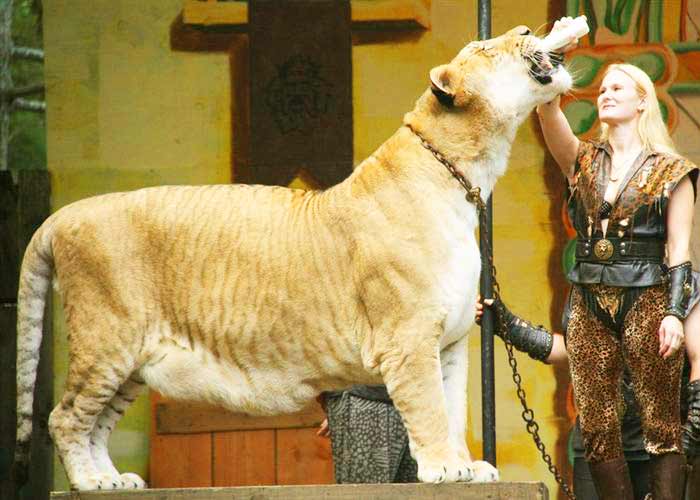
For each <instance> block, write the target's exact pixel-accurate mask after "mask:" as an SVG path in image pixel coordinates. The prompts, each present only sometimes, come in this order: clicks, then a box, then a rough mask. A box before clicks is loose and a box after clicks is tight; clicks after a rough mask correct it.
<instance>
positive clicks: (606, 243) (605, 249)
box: [593, 238, 613, 260]
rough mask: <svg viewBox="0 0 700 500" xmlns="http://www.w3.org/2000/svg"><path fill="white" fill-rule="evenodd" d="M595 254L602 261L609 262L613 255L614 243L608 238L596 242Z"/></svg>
mask: <svg viewBox="0 0 700 500" xmlns="http://www.w3.org/2000/svg"><path fill="white" fill-rule="evenodd" d="M593 253H594V254H595V256H596V257H597V258H598V259H600V260H608V259H609V258H610V257H612V255H613V244H612V242H611V241H610V240H609V239H607V238H603V239H602V240H598V241H596V244H595V246H594V247H593Z"/></svg>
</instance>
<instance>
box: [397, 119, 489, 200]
mask: <svg viewBox="0 0 700 500" xmlns="http://www.w3.org/2000/svg"><path fill="white" fill-rule="evenodd" d="M406 127H407V128H408V130H410V131H411V132H413V133H414V134H415V135H416V137H418V139H419V140H420V142H421V144H422V145H423V147H424V148H425V149H427V150H428V151H430V152H431V153H433V156H434V157H435V159H436V160H437V161H439V162H440V163H442V164H443V165H444V166H445V168H446V169H447V171H448V172H450V174H452V177H454V178H455V179H457V181H458V182H459V183H460V185H461V186H462V187H463V188H464V190H465V191H466V192H467V194H466V195H465V198H466V199H467V201H469V202H470V203H473V204H474V205H476V208H477V209H478V210H479V212H482V211H484V210H486V205H485V204H484V200H482V199H481V188H480V187H479V186H476V187H474V186H472V183H471V182H469V181H468V180H467V178H466V177H464V176H463V175H462V174H461V173H460V172H459V171H458V170H457V169H456V168H455V167H454V165H452V163H450V161H449V160H448V159H447V158H445V157H444V156H443V154H442V153H440V151H438V150H437V149H435V148H434V147H433V146H432V145H431V144H430V143H429V142H428V141H427V140H425V138H424V137H423V136H422V135H420V134H419V133H418V132H417V131H416V130H415V129H414V128H413V127H411V125H409V124H408V123H407V124H406Z"/></svg>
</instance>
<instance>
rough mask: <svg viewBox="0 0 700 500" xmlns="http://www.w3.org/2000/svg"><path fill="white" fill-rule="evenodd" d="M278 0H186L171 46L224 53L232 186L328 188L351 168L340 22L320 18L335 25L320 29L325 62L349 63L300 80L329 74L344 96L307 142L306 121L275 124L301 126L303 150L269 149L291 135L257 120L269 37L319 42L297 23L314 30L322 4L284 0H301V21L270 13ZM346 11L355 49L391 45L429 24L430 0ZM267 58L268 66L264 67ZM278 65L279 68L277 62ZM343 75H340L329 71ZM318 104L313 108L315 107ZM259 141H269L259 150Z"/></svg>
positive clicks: (397, 0) (362, 4) (304, 67)
mask: <svg viewBox="0 0 700 500" xmlns="http://www.w3.org/2000/svg"><path fill="white" fill-rule="evenodd" d="M346 1H347V0H346ZM284 3H285V2H281V1H276V2H275V1H272V0H258V1H257V2H256V1H254V0H253V1H251V6H250V7H249V5H248V3H247V2H231V1H217V0H207V1H201V0H185V4H184V9H183V11H182V14H181V15H180V16H178V17H177V19H175V21H174V22H173V23H172V25H171V29H170V45H171V48H172V50H176V51H187V52H227V53H228V54H229V59H230V68H231V74H232V81H231V90H232V95H231V108H232V110H231V111H232V116H231V118H232V119H231V128H232V131H231V137H232V148H231V168H232V179H233V180H234V181H235V182H244V183H261V184H280V185H287V184H289V182H290V181H291V180H292V179H293V178H294V177H301V178H302V179H303V180H304V181H306V183H307V184H310V185H311V186H312V187H328V186H331V185H333V184H336V183H337V182H339V181H341V180H342V179H343V178H345V177H346V176H347V175H348V174H349V173H350V172H351V170H352V102H351V100H352V95H351V88H352V76H351V73H349V71H350V61H349V58H350V49H351V47H350V45H349V43H348V44H346V43H345V41H344V40H343V33H342V30H341V25H339V24H337V20H336V19H332V18H329V17H328V16H326V17H325V18H322V19H321V22H326V23H331V24H335V26H327V27H326V28H327V29H326V33H328V34H329V35H328V36H329V37H331V39H329V40H328V46H327V51H326V52H327V53H328V54H330V58H326V60H325V61H323V63H324V64H326V65H328V64H331V65H332V64H333V62H332V59H331V58H341V59H342V58H345V59H346V60H347V64H346V65H345V66H343V65H342V64H340V65H336V66H335V67H331V68H327V71H326V73H325V75H326V76H325V78H324V77H323V76H319V75H315V76H313V77H311V78H308V79H307V80H306V82H305V83H307V84H309V83H311V81H312V80H313V82H315V83H316V84H319V82H320V85H321V86H322V85H323V82H324V81H326V82H327V81H328V80H329V78H328V76H327V75H328V74H333V79H334V80H335V81H334V82H333V83H334V84H336V86H337V88H336V90H339V93H340V94H342V96H336V101H335V105H336V107H335V108H334V109H332V110H331V112H330V113H328V114H327V115H325V122H324V120H323V119H321V120H320V122H321V123H317V124H316V127H312V132H311V133H312V137H310V136H309V127H308V124H306V125H307V126H306V127H304V124H299V123H294V122H293V120H289V121H288V122H286V123H282V124H281V127H287V128H289V127H291V128H294V127H297V128H304V133H303V135H302V134H298V135H297V137H299V139H300V141H305V142H303V143H302V144H301V145H298V146H301V147H298V148H296V150H294V149H291V148H284V147H275V146H279V145H280V144H270V143H269V142H270V140H273V141H274V140H276V139H277V138H279V137H281V136H282V135H286V136H287V137H286V138H284V139H285V141H287V143H288V141H289V136H290V135H294V131H291V132H289V133H287V134H275V133H274V132H272V133H271V131H270V130H269V126H270V124H269V123H265V122H264V120H263V119H262V117H263V116H265V115H266V114H267V113H264V111H266V110H267V109H265V108H266V103H263V102H262V101H263V100H266V101H270V100H272V99H273V98H271V97H270V93H272V91H268V93H267V95H265V96H263V95H262V94H263V93H264V92H263V91H261V89H262V87H269V86H270V83H271V75H270V71H271V68H270V67H269V66H270V63H269V59H270V58H272V57H273V55H271V54H270V53H269V49H270V46H272V45H273V43H274V41H272V42H271V43H270V40H269V38H270V37H272V38H275V37H277V38H278V39H279V38H280V37H284V36H285V35H284V29H285V26H293V27H294V29H295V31H294V38H293V41H294V42H295V43H304V42H307V43H312V44H313V43H314V42H315V41H317V40H314V39H313V36H312V37H307V40H304V36H305V35H307V34H308V33H307V31H308V30H304V29H302V28H301V26H299V24H300V23H302V24H303V23H304V22H305V20H306V23H307V24H306V26H307V27H308V26H309V25H310V24H314V23H316V26H318V17H317V16H318V15H319V11H320V10H322V7H321V5H322V4H323V2H316V3H315V4H314V7H313V8H304V6H303V4H304V2H299V1H298V0H297V1H295V2H288V5H294V4H300V3H301V4H302V6H301V8H299V9H298V10H297V12H298V13H303V15H301V16H300V17H298V18H296V19H288V17H289V15H285V16H284V17H281V16H274V15H272V12H274V9H275V8H279V6H280V5H282V4H284ZM308 3H312V2H308ZM334 3H335V4H337V3H338V2H334ZM340 3H341V4H342V3H343V2H340ZM349 10H350V12H349V15H350V19H351V37H352V44H353V45H359V44H363V43H381V42H386V41H396V40H397V39H401V38H402V37H406V36H411V35H415V33H416V32H419V31H421V30H425V29H428V28H429V26H430V24H429V13H430V0H374V1H367V0H364V1H363V0H354V1H352V2H349ZM249 17H250V18H251V19H250V23H249V22H248V20H249ZM258 28H260V29H258ZM263 30H264V31H263ZM300 39H301V42H300ZM266 42H267V43H266ZM266 61H267V65H268V67H267V68H265V67H264V66H265V64H266ZM278 61H279V58H278ZM278 61H273V62H278ZM289 65H290V66H291V68H290V69H289V71H291V72H294V71H295V70H298V72H300V73H307V76H308V73H309V72H313V68H309V64H308V61H299V60H296V61H293V60H292V61H289ZM295 65H296V66H295ZM277 66H278V68H279V66H281V65H280V64H278V65H277ZM283 70H284V68H282V71H283ZM345 70H347V71H346V74H343V75H337V74H335V73H337V72H343V71H345ZM339 77H340V78H339ZM233 78H235V81H234V80H233ZM343 80H344V81H343ZM287 82H289V78H288V80H287ZM302 83H304V82H302ZM315 90H316V91H317V92H318V94H317V96H318V95H319V94H322V93H323V88H316V89H315ZM321 100H322V99H321ZM324 104H325V103H323V102H318V103H317V105H318V106H323V105H324ZM348 115H349V116H348ZM289 118H294V117H292V116H290V117H289ZM307 118H308V116H307ZM261 120H262V121H261ZM281 120H282V121H283V120H284V118H281ZM333 120H335V122H333ZM324 127H325V129H324ZM324 132H325V133H324ZM313 134H315V136H313ZM259 141H263V142H264V141H267V142H266V143H265V144H264V146H263V145H261V144H259ZM283 142H284V141H283ZM304 144H306V145H307V146H310V145H316V146H318V145H319V144H320V145H323V146H325V147H324V148H318V147H317V148H316V149H315V150H312V149H313V148H304V147H303V146H304ZM300 152H301V153H303V154H302V156H303V157H295V154H294V153H300ZM267 153H272V154H274V155H275V158H274V159H275V160H276V161H274V162H273V161H271V160H272V158H270V157H268V156H267V155H266V154H267ZM285 154H286V156H285Z"/></svg>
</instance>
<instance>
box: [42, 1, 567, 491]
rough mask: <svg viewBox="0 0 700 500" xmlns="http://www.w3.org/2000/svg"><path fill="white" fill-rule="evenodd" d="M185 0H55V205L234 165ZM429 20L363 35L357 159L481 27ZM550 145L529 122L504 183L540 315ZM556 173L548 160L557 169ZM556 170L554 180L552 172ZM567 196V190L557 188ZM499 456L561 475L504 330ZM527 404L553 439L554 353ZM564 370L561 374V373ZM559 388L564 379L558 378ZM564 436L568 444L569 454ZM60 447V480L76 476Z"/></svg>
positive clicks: (546, 301)
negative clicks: (191, 37) (410, 28)
mask: <svg viewBox="0 0 700 500" xmlns="http://www.w3.org/2000/svg"><path fill="white" fill-rule="evenodd" d="M182 3H183V2H182V0H159V1H158V2H154V1H149V2H143V1H138V0H110V1H105V0H73V1H71V2H64V1H58V0H45V2H44V37H45V38H44V40H45V47H46V65H45V68H46V84H47V92H46V93H47V102H48V111H47V128H48V162H49V169H50V170H51V174H52V182H53V185H52V188H53V208H54V209H57V208H59V207H61V206H63V205H65V204H67V203H70V202H72V201H74V200H77V199H80V198H84V197H87V196H90V195H94V194H98V193H104V192H110V191H118V190H126V189H134V188H138V187H142V186H147V185H157V184H190V183H193V184H202V183H220V182H228V181H229V179H230V172H229V168H230V167H229V162H230V140H231V138H230V115H229V109H230V94H231V90H230V83H229V72H228V66H229V62H228V56H227V55H225V54H204V53H181V52H172V51H171V50H170V48H169V25H170V23H171V22H172V21H173V19H174V18H175V17H176V16H177V14H178V12H179V11H180V9H181V6H182ZM493 3H494V8H493V33H494V34H499V33H501V32H503V31H505V30H507V29H509V28H511V27H513V26H515V25H517V24H528V25H529V26H530V27H531V28H537V27H539V26H540V25H542V24H543V23H545V22H546V17H547V2H546V1H543V0H540V1H537V2H529V3H527V6H525V4H523V3H522V2H518V1H505V0H504V1H498V2H493ZM431 10H432V12H431V22H432V28H431V30H429V31H427V32H425V33H423V34H421V35H416V36H409V37H401V38H400V39H397V40H395V41H393V42H391V43H389V42H385V43H383V44H371V45H369V44H367V45H359V46H355V47H354V49H353V78H354V81H353V93H354V133H355V163H359V161H361V160H362V159H363V158H364V157H366V156H367V155H369V154H370V153H371V152H372V151H373V150H374V149H375V148H376V147H377V146H378V145H379V144H380V143H381V142H382V141H383V140H384V139H385V138H386V137H388V136H389V135H391V134H392V133H393V132H394V130H395V129H396V128H397V127H398V126H399V124H400V123H401V118H402V116H403V114H404V113H405V112H406V111H408V110H409V109H410V108H411V107H412V106H413V102H414V101H415V99H416V98H417V96H418V95H419V94H420V93H421V92H422V91H423V90H424V89H425V87H426V85H427V75H428V71H429V69H430V68H431V67H432V66H435V65H438V64H441V63H444V62H446V61H447V60H449V59H451V58H452V57H453V56H454V55H455V54H456V52H457V51H458V50H459V49H460V48H461V47H462V46H463V45H464V44H465V43H466V42H468V41H470V40H472V39H475V38H476V37H477V24H476V2H462V1H456V0H454V1H449V0H433V3H432V7H431ZM543 164H544V151H543V149H542V147H541V146H540V145H539V143H538V141H537V139H536V137H535V133H534V129H533V127H532V124H531V122H528V123H526V124H525V125H524V126H523V128H522V129H521V131H520V133H519V135H518V138H517V141H516V144H515V146H514V149H513V155H512V161H511V165H510V170H509V172H508V174H507V175H506V176H505V178H504V179H503V180H502V181H501V182H500V184H499V185H498V186H497V188H496V191H495V195H494V198H495V202H494V206H495V223H494V224H495V240H496V242H497V243H496V259H497V260H496V262H497V264H498V269H499V274H498V276H499V278H500V281H501V284H502V287H503V289H504V295H505V297H506V298H507V299H508V300H509V302H510V304H511V305H512V307H513V309H515V310H516V312H518V313H520V314H522V315H523V316H526V317H529V318H532V319H533V320H535V321H537V322H542V323H544V324H545V326H551V325H549V324H548V318H549V317H550V303H551V297H552V286H553V285H552V284H551V283H550V278H549V277H548V266H550V253H551V251H552V247H553V245H554V234H555V231H553V227H552V224H555V225H556V224H557V223H558V219H555V220H552V218H551V217H550V207H551V199H550V198H551V196H552V194H551V193H550V191H551V186H548V185H547V184H546V182H545V181H546V179H547V175H545V173H544V166H543ZM549 178H550V179H551V174H550V176H549ZM550 184H551V181H550ZM557 203H558V201H557ZM56 311H57V312H56V316H55V321H54V323H55V333H54V338H55V340H54V342H55V368H56V380H55V391H56V395H57V398H58V396H59V395H60V393H61V391H62V385H63V380H64V372H65V369H66V363H67V360H66V357H67V356H66V343H65V328H64V325H63V323H62V319H61V314H60V308H59V307H56ZM473 333H474V335H473V336H472V337H471V340H470V354H471V359H472V361H473V362H472V363H471V364H470V384H469V390H470V416H469V422H470V427H471V428H470V432H469V435H470V443H471V445H472V448H473V450H474V451H475V452H476V453H475V455H476V456H479V455H480V453H481V452H480V449H481V442H480V435H481V399H480V368H479V364H480V363H479V333H478V330H475V331H474V332H473ZM496 360H497V366H496V377H497V386H498V389H497V397H498V404H497V439H498V443H499V444H498V460H499V462H498V464H499V469H500V470H501V478H502V479H503V480H533V479H540V480H544V481H545V482H546V483H547V485H548V486H549V488H550V491H552V492H553V491H556V490H555V489H554V483H553V481H552V479H551V476H550V474H549V473H548V472H547V469H546V467H545V465H544V464H543V463H542V462H541V461H540V460H539V458H538V457H537V452H536V450H535V448H534V446H533V445H532V442H531V440H530V438H529V437H528V436H527V435H526V434H525V432H524V426H523V424H522V422H521V421H520V417H519V414H520V409H519V407H518V404H517V401H516V399H515V391H514V387H513V384H512V382H511V381H510V374H509V368H508V364H507V361H506V357H505V351H504V350H503V349H502V346H501V344H500V341H497V348H496ZM518 360H519V362H520V367H521V371H522V373H523V376H524V379H525V381H526V383H525V389H526V391H527V393H528V396H529V397H530V404H531V406H533V407H534V408H535V410H536V414H537V416H538V419H539V421H540V424H541V426H542V435H543V438H544V441H545V443H547V444H548V446H550V448H551V447H553V445H554V443H555V442H557V440H561V439H562V435H561V430H562V429H564V428H565V427H566V425H565V423H566V422H564V421H565V420H566V418H565V415H562V414H561V410H559V413H556V412H555V409H556V408H561V404H559V403H557V406H555V402H556V401H557V398H556V397H555V395H556V396H557V397H560V396H561V395H560V394H557V393H556V391H557V382H556V379H555V377H554V375H553V370H552V368H550V367H546V366H544V365H540V364H537V363H535V362H533V361H531V360H529V358H527V357H526V356H518ZM560 376H561V374H560ZM560 392H561V391H560ZM148 420H149V415H148V404H147V399H146V398H145V397H141V398H139V400H138V401H137V403H136V404H135V406H134V407H132V408H131V409H130V410H129V411H128V412H127V415H126V417H125V418H124V419H123V421H122V422H121V423H120V424H119V426H118V427H117V430H116V432H115V434H114V436H113V438H112V440H111V451H112V457H113V459H114V460H115V463H116V465H117V467H118V468H120V469H122V470H124V471H126V470H130V471H133V472H137V473H139V474H142V475H144V476H145V475H146V471H147V459H148V442H147V439H148V438H147V436H148V425H149V422H148ZM561 451H562V450H561V446H560V454H559V458H561ZM66 487H67V484H66V479H65V475H64V473H63V469H62V467H61V466H60V464H59V463H58V460H56V480H55V489H66Z"/></svg>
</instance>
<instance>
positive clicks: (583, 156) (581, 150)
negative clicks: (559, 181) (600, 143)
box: [574, 140, 595, 179]
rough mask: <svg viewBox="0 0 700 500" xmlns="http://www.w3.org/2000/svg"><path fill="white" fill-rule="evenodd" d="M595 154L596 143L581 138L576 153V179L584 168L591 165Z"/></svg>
mask: <svg viewBox="0 0 700 500" xmlns="http://www.w3.org/2000/svg"><path fill="white" fill-rule="evenodd" d="M594 155H595V144H594V143H593V142H591V141H584V140H581V141H580V142H579V145H578V152H577V153H576V162H575V163H574V179H575V178H576V177H577V176H578V174H579V172H580V171H581V169H582V168H584V169H585V167H587V166H589V165H590V164H591V162H592V161H593V156H594Z"/></svg>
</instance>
